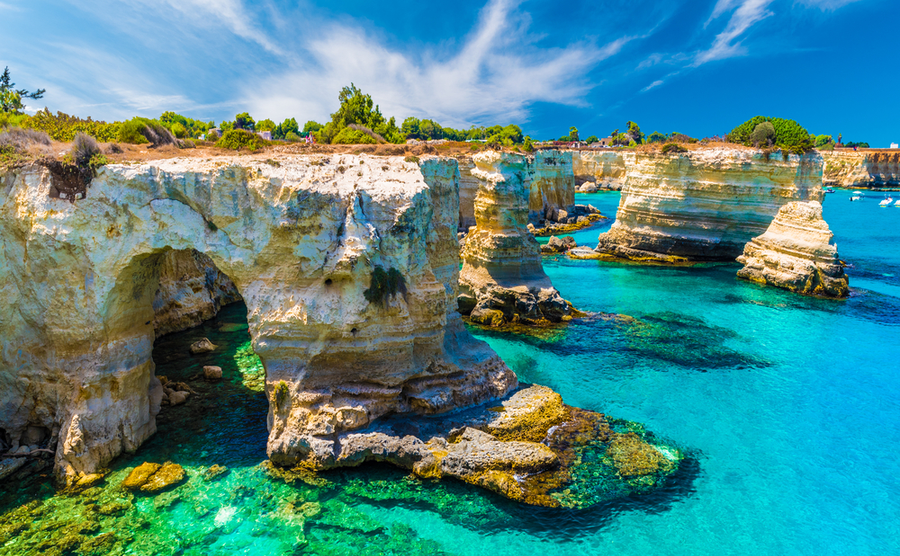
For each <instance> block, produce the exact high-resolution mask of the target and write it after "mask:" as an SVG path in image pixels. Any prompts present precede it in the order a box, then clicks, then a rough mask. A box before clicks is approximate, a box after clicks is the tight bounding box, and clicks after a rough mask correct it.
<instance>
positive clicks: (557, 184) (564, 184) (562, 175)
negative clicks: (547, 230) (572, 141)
mask: <svg viewBox="0 0 900 556" xmlns="http://www.w3.org/2000/svg"><path fill="white" fill-rule="evenodd" d="M530 162H531V168H530V174H531V183H530V192H529V197H528V210H529V218H530V220H531V221H532V222H535V223H537V222H540V221H542V220H545V219H546V220H552V221H554V222H557V221H559V216H558V214H557V212H558V211H560V210H562V211H565V212H571V211H572V207H573V206H574V205H575V174H574V173H573V172H572V153H571V152H569V151H554V150H548V151H536V152H535V153H534V159H533V161H530ZM526 172H527V170H526Z"/></svg>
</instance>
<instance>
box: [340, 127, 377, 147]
mask: <svg viewBox="0 0 900 556" xmlns="http://www.w3.org/2000/svg"><path fill="white" fill-rule="evenodd" d="M370 132H371V131H370ZM331 142H332V143H333V144H336V145H363V144H366V145H374V144H377V143H378V141H377V140H376V139H375V138H374V137H372V136H370V135H369V134H367V133H365V132H363V131H360V130H358V129H353V128H351V127H350V126H347V127H345V128H344V129H342V130H341V131H339V132H338V134H337V135H335V136H334V139H332V140H331Z"/></svg>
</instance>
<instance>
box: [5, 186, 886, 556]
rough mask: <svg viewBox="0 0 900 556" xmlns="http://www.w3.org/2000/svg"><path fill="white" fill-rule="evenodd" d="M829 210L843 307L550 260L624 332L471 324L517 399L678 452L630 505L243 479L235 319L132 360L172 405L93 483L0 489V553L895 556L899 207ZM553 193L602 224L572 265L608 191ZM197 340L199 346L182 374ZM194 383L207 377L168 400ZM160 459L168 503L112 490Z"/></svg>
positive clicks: (348, 474) (697, 277)
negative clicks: (663, 475) (609, 420)
mask: <svg viewBox="0 0 900 556" xmlns="http://www.w3.org/2000/svg"><path fill="white" fill-rule="evenodd" d="M850 195H851V193H850V192H849V191H844V190H838V191H837V192H836V193H831V194H827V195H826V199H825V202H824V209H825V218H826V220H827V222H828V223H829V225H830V227H831V230H832V231H833V232H834V236H835V242H836V243H837V246H838V250H839V253H840V256H841V258H842V259H843V260H844V261H846V263H847V264H848V269H847V272H848V275H849V277H850V286H851V290H852V293H851V296H850V298H849V299H846V300H826V299H814V298H810V297H804V296H801V295H797V294H793V293H790V292H787V291H783V290H779V289H776V288H773V287H766V286H760V285H756V284H752V283H748V282H744V281H741V280H738V279H737V278H736V277H735V273H736V272H737V270H738V268H739V266H738V265H737V264H736V263H734V264H704V265H699V266H693V267H658V266H640V265H634V264H620V263H609V262H598V261H573V260H569V259H567V258H565V257H563V256H558V257H553V258H545V259H544V268H545V270H546V272H547V274H548V275H549V276H550V278H551V280H552V281H553V284H554V285H555V286H556V288H557V289H558V290H559V291H560V293H561V294H562V295H563V297H565V298H566V299H568V300H569V301H571V302H572V303H573V304H574V305H575V306H576V307H577V308H578V309H580V310H583V311H588V312H596V313H602V314H606V315H617V316H622V315H625V316H627V317H631V318H594V319H584V320H581V321H576V322H574V323H572V324H571V325H569V326H568V327H566V328H565V329H563V330H561V331H559V332H558V333H555V334H549V335H543V336H539V337H535V336H516V335H512V334H510V333H500V332H492V331H485V330H483V329H477V328H472V329H471V331H472V333H473V334H475V335H476V336H477V337H479V338H481V339H483V340H485V341H486V342H488V343H489V344H490V345H491V347H492V348H493V349H494V350H496V351H497V353H499V354H500V356H501V357H502V358H503V359H504V360H505V361H506V362H507V363H508V364H509V366H510V367H511V368H512V369H513V370H514V371H515V372H516V373H517V375H518V376H519V379H520V381H522V382H526V383H535V384H543V385H546V386H549V387H551V388H553V389H554V390H556V391H558V392H560V393H561V394H562V396H563V398H564V400H565V401H566V402H567V403H569V404H571V405H574V406H579V407H584V408H587V409H592V410H596V411H600V412H603V413H604V414H606V415H609V416H610V417H615V418H621V419H627V420H630V421H637V422H640V423H643V424H644V425H645V426H646V428H647V429H648V430H650V431H652V432H653V433H655V434H656V435H658V436H660V437H662V438H665V439H667V440H668V441H671V442H673V443H675V444H676V445H677V446H678V447H679V448H681V449H682V450H683V451H684V453H685V454H686V459H685V461H684V462H683V463H682V465H681V467H680V469H679V470H678V472H676V473H675V474H674V475H672V476H671V477H670V478H669V480H668V482H667V483H666V484H665V485H663V486H662V487H661V488H660V489H658V490H656V491H654V492H652V493H649V494H643V495H635V496H632V497H629V498H626V499H620V500H616V501H613V502H609V503H607V504H604V505H601V506H596V507H593V508H590V509H587V510H560V509H548V508H535V507H529V506H523V505H521V504H517V503H514V502H510V501H508V500H506V499H503V498H501V497H499V496H496V495H494V494H492V493H489V492H486V491H484V490H481V489H479V488H477V487H473V486H469V485H466V484H462V483H459V482H456V481H452V480H450V481H441V482H437V481H432V480H422V479H417V478H414V477H410V476H409V475H408V474H407V472H404V471H402V470H399V469H395V468H393V467H390V466H387V465H364V466H362V467H358V468H353V469H343V470H337V471H333V472H328V473H324V474H321V475H319V476H303V477H300V478H298V477H297V476H293V475H292V476H289V477H285V476H283V475H281V474H279V473H278V472H277V471H273V470H272V469H270V468H269V467H268V466H267V465H266V464H265V460H266V437H267V431H266V413H267V402H266V397H265V394H264V393H263V384H264V379H265V372H264V370H263V368H262V365H261V363H260V361H259V359H258V358H257V357H256V356H255V355H254V354H253V351H252V349H251V347H250V339H249V335H248V332H247V323H246V308H245V307H244V306H243V305H242V304H235V305H231V306H229V307H227V308H225V309H224V310H223V311H222V312H221V313H220V314H219V315H218V316H217V317H216V318H215V319H213V320H211V321H208V322H206V323H205V324H204V325H202V326H201V327H199V328H196V329H193V330H189V331H186V332H183V333H179V334H173V335H169V336H165V337H162V338H160V339H159V340H158V341H157V342H156V345H155V349H154V360H155V361H156V363H157V374H158V375H165V376H167V377H168V378H170V379H172V380H188V381H189V383H190V384H191V385H192V387H193V388H194V390H195V391H196V393H195V394H194V395H192V397H191V399H190V401H189V402H188V403H187V404H185V405H182V406H177V407H169V408H164V410H163V412H162V413H161V415H160V416H159V418H158V427H159V430H158V432H157V433H156V435H154V436H153V437H152V438H151V439H149V440H148V441H147V442H146V443H145V444H144V445H143V446H141V447H140V448H139V449H138V450H137V451H136V452H135V453H134V454H128V455H125V456H122V457H120V458H118V459H117V460H115V461H114V462H113V463H112V464H111V467H110V469H109V474H108V475H107V476H106V478H105V480H104V481H103V482H102V483H100V484H99V485H98V486H95V487H92V488H90V489H88V490H85V491H81V492H69V493H67V492H58V491H56V490H55V489H54V488H53V485H52V482H51V481H50V479H49V477H47V476H46V472H45V474H44V476H36V477H33V478H32V479H30V480H27V481H25V482H22V483H17V484H14V485H9V484H7V485H5V486H3V487H0V554H3V555H24V554H104V555H105V554H148V555H149V554H153V555H157V554H160V555H191V556H194V555H196V556H200V555H203V556H208V555H234V554H247V555H280V554H286V555H294V554H323V555H369V554H371V555H401V554H417V555H418V554H447V555H451V554H453V555H460V556H482V555H483V556H525V555H529V554H539V555H548V554H561V555H591V556H597V555H604V554H610V555H612V554H615V555H623V556H624V555H635V556H637V555H640V556H647V555H650V554H665V555H666V556H680V555H716V556H720V555H728V554H741V555H743V554H752V555H810V556H813V555H815V556H819V555H830V554H840V555H854V556H855V555H879V556H880V555H889V554H900V208H894V207H887V208H882V207H879V205H878V201H879V200H881V198H882V195H880V194H876V193H872V192H869V193H867V195H866V197H864V198H863V199H862V200H861V201H859V202H849V197H850ZM576 197H577V198H576V202H579V203H590V204H592V205H594V206H595V207H597V208H599V209H600V210H601V212H602V213H603V214H604V215H607V216H609V219H608V220H605V221H603V222H601V223H600V224H599V225H597V226H595V227H593V228H590V229H588V230H583V231H579V232H576V233H574V234H572V235H573V236H574V237H575V239H576V241H577V243H578V244H579V245H588V246H594V245H596V240H597V235H598V234H599V233H601V232H602V231H604V230H605V229H608V227H609V226H610V225H611V224H612V222H613V220H614V218H615V212H616V207H617V206H618V203H619V193H616V192H602V193H596V194H578V195H577V196H576ZM544 241H545V240H544ZM636 323H639V324H636ZM202 337H208V338H210V339H211V340H212V341H213V343H215V344H218V345H219V349H218V350H216V351H215V352H213V353H212V354H208V355H205V356H201V357H191V356H190V355H188V354H187V347H188V346H189V345H190V343H191V342H193V341H195V340H197V339H199V338H202ZM209 364H214V365H218V366H221V367H222V368H223V370H224V380H223V381H222V382H220V383H216V384H208V383H205V382H203V381H196V380H194V381H190V379H191V378H192V377H195V376H196V375H197V374H198V373H200V371H201V369H202V366H203V365H209ZM166 461H172V462H175V463H179V464H181V465H182V466H183V467H184V468H185V470H186V472H187V480H186V482H184V483H183V484H182V485H181V486H179V487H178V488H176V489H174V490H171V491H167V492H164V493H162V494H158V495H135V494H133V493H130V492H128V491H125V490H123V489H122V488H121V487H120V483H121V482H122V480H123V479H124V478H125V477H126V476H127V475H128V473H129V472H130V471H131V470H132V469H133V468H134V467H135V466H136V465H139V464H141V463H143V462H156V463H164V462H166ZM213 466H221V467H216V468H214V470H219V471H221V474H216V473H214V472H212V471H210V469H211V468H212V467H213ZM223 467H224V470H222V468H223Z"/></svg>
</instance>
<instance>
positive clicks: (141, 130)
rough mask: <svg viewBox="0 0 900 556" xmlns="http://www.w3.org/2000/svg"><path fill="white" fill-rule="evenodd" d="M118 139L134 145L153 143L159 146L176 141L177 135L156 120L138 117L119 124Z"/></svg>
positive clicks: (120, 141)
mask: <svg viewBox="0 0 900 556" xmlns="http://www.w3.org/2000/svg"><path fill="white" fill-rule="evenodd" d="M116 141H118V142H119V143H131V144H132V145H143V144H145V143H152V144H153V146H154V147H158V146H160V145H169V144H172V143H175V136H174V135H172V132H170V131H169V130H168V129H166V127H165V126H164V125H162V124H161V123H159V122H157V121H156V120H150V119H148V118H140V117H136V118H132V119H130V120H128V121H127V122H122V123H121V124H120V125H119V131H118V134H117V136H116Z"/></svg>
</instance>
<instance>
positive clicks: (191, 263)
mask: <svg viewBox="0 0 900 556" xmlns="http://www.w3.org/2000/svg"><path fill="white" fill-rule="evenodd" d="M240 299H241V294H239V293H238V291H237V287H236V286H235V285H234V282H232V281H231V279H230V278H229V277H228V276H226V275H225V274H224V273H222V272H220V271H219V269H218V268H216V265H215V264H214V263H213V262H212V259H210V258H209V257H207V256H206V255H204V254H203V253H201V252H199V251H197V250H196V249H187V250H183V251H175V250H172V251H166V252H165V253H164V254H163V256H162V261H161V262H160V266H159V289H157V290H156V295H155V296H154V297H153V312H154V314H155V318H154V321H153V328H154V329H155V330H156V336H157V337H159V336H162V335H164V334H170V333H172V332H178V331H181V330H187V329H188V328H193V327H195V326H198V325H200V324H201V323H202V322H203V321H205V320H209V319H211V318H213V317H214V316H216V314H218V312H219V310H220V309H221V308H222V307H224V306H225V305H228V304H229V303H234V302H235V301H239V300H240Z"/></svg>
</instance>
